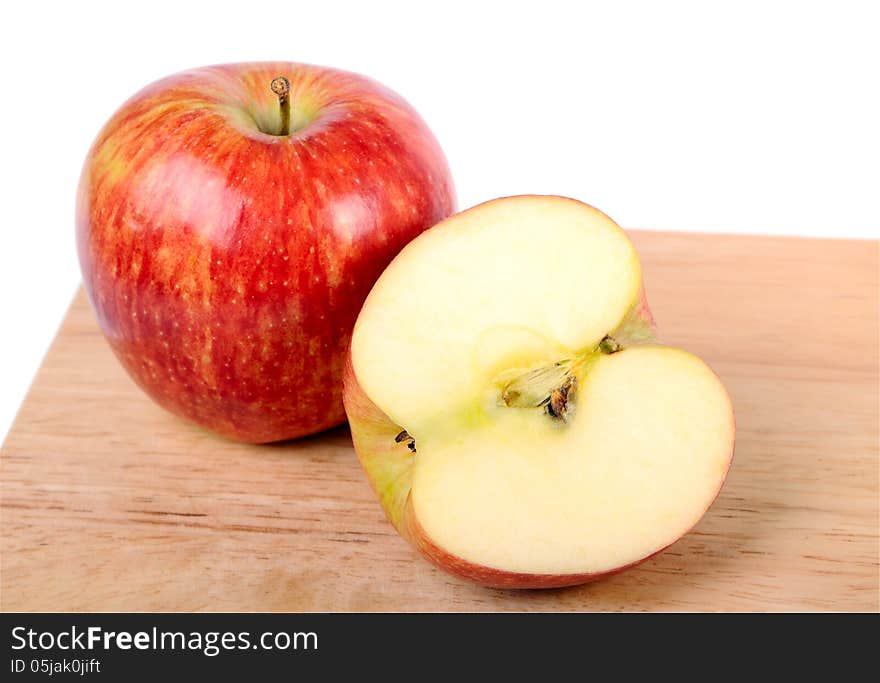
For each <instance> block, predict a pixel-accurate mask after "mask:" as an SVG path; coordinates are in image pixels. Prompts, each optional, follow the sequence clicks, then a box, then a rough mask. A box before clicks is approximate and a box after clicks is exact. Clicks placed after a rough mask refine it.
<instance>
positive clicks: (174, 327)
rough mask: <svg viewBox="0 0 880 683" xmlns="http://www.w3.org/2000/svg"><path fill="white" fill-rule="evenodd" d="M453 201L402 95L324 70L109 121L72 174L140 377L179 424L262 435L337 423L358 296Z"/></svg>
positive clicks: (262, 76)
mask: <svg viewBox="0 0 880 683" xmlns="http://www.w3.org/2000/svg"><path fill="white" fill-rule="evenodd" d="M454 211H455V191H454V188H453V183H452V179H451V177H450V174H449V168H448V166H447V163H446V160H445V158H444V156H443V153H442V151H441V149H440V147H439V145H438V144H437V141H436V140H435V138H434V136H433V135H432V134H431V132H430V130H429V129H428V128H427V126H426V125H425V123H424V122H423V121H422V119H421V118H420V117H419V115H418V114H417V113H416V112H415V111H414V110H413V109H412V107H410V106H409V105H408V104H407V103H406V102H405V101H404V100H403V99H402V98H401V97H400V96H398V95H396V94H395V93H393V92H391V91H390V90H388V89H387V88H385V87H383V86H381V85H380V84H378V83H376V82H375V81H372V80H370V79H367V78H365V77H363V76H359V75H355V74H351V73H347V72H343V71H338V70H334V69H328V68H322V67H316V66H309V65H303V64H292V63H281V62H279V63H251V64H230V65H223V66H213V67H207V68H201V69H195V70H192V71H187V72H184V73H180V74H177V75H174V76H171V77H169V78H166V79H164V80H161V81H159V82H157V83H154V84H153V85H150V86H148V87H147V88H145V89H144V90H142V91H141V92H140V93H138V94H137V95H135V96H134V97H133V98H132V99H130V100H129V101H128V102H126V103H125V104H124V105H123V106H122V108H121V109H120V110H119V111H118V112H116V114H114V116H113V117H112V118H111V119H110V121H109V122H108V123H107V124H106V125H105V127H104V128H103V130H102V131H101V132H100V133H99V135H98V137H97V139H96V141H95V143H94V144H93V146H92V148H91V150H90V151H89V154H88V157H87V159H86V161H85V165H84V168H83V173H82V178H81V181H80V186H79V192H78V196H77V211H76V222H77V246H78V251H79V258H80V265H81V267H82V273H83V278H84V282H85V288H86V292H87V293H88V296H89V299H90V301H91V303H92V306H93V307H94V310H95V312H96V314H97V318H98V322H99V324H100V327H101V329H102V330H103V332H104V334H105V335H106V337H107V339H108V341H109V342H110V345H111V346H112V348H113V351H114V352H115V353H116V355H117V357H118V358H119V360H120V361H121V362H122V364H123V365H124V366H125V368H126V369H127V370H128V372H129V373H130V374H131V376H132V377H133V378H134V380H135V381H136V382H137V383H138V384H139V385H140V386H141V387H142V388H143V389H144V390H145V391H146V392H147V393H148V394H149V395H150V396H152V397H153V398H154V399H155V400H156V401H157V402H158V403H159V404H161V405H162V406H164V407H165V408H167V409H168V410H170V411H172V412H174V413H176V414H178V415H180V416H183V417H185V418H188V419H190V420H193V421H194V422H197V423H198V424H200V425H202V426H204V427H207V428H209V429H211V430H214V431H216V432H219V433H220V434H224V435H227V436H229V437H232V438H235V439H239V440H242V441H250V442H267V441H276V440H280V439H290V438H295V437H299V436H304V435H306V434H311V433H314V432H318V431H321V430H323V429H327V428H329V427H332V426H333V425H336V424H338V423H340V422H342V421H344V419H345V414H344V411H343V407H342V382H341V378H342V374H343V370H344V364H345V356H346V351H347V348H348V344H349V340H350V338H351V330H352V327H353V325H354V322H355V319H356V317H357V314H358V311H359V310H360V307H361V304H362V303H363V301H364V299H365V298H366V296H367V293H368V292H369V291H370V288H371V286H372V285H373V283H374V282H375V280H376V279H377V278H378V276H379V275H380V274H381V273H382V271H383V270H384V268H385V266H387V265H388V263H389V262H390V261H391V259H392V258H393V257H394V256H395V255H396V254H397V252H398V251H400V249H401V248H402V247H403V246H404V245H406V244H407V243H408V242H409V241H410V240H412V239H413V238H414V237H415V236H416V235H418V234H419V233H421V232H422V231H423V230H425V229H426V228H429V227H430V226H432V225H434V224H435V223H437V222H438V221H440V220H442V219H443V218H446V217H447V216H448V215H450V214H451V213H453V212H454ZM400 324H401V325H405V324H406V321H403V320H402V321H400Z"/></svg>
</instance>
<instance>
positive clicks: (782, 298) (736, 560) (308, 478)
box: [0, 232, 880, 611]
mask: <svg viewBox="0 0 880 683" xmlns="http://www.w3.org/2000/svg"><path fill="white" fill-rule="evenodd" d="M632 234H633V238H634V240H635V242H636V246H637V247H638V249H639V252H640V254H641V256H642V259H643V262H644V271H645V280H646V284H647V289H648V298H649V300H650V302H651V306H652V308H653V310H654V313H655V316H656V318H657V321H658V324H659V326H660V332H661V334H662V336H663V338H664V339H665V340H666V341H667V342H668V343H671V344H674V345H680V346H683V347H684V348H687V349H689V350H691V351H693V352H695V353H697V354H699V355H700V356H702V357H703V358H704V359H706V360H707V361H708V362H709V363H710V365H712V366H713V367H714V368H715V370H716V371H717V372H718V373H719V374H720V376H721V377H722V379H723V380H724V382H725V383H726V385H727V387H728V389H729V391H730V393H731V396H732V398H733V403H734V406H735V408H736V415H737V427H738V429H737V447H736V456H735V458H734V463H733V468H732V470H731V473H730V476H729V478H728V480H727V484H726V485H725V487H724V490H723V491H722V493H721V495H720V497H719V498H718V500H717V501H716V503H715V505H714V506H713V507H712V509H711V510H710V511H709V513H708V514H707V515H706V516H705V517H704V518H703V520H702V522H701V523H700V524H699V525H698V527H697V528H696V529H695V530H694V531H693V532H692V533H690V534H689V535H687V536H686V537H685V538H684V539H682V540H681V541H679V542H678V543H677V544H675V545H674V546H672V548H670V549H669V550H667V551H666V552H665V553H663V554H662V555H660V556H658V557H656V558H654V559H652V560H650V561H648V562H646V563H644V564H643V565H641V566H639V567H637V568H636V569H634V570H631V571H629V572H626V573H624V574H620V575H618V576H615V577H612V578H610V579H606V580H603V581H600V582H597V583H594V584H590V585H587V586H583V587H579V588H573V589H564V590H552V591H526V592H515V591H497V590H488V589H484V588H480V587H477V586H472V585H469V584H466V583H464V582H461V581H459V580H457V579H454V578H451V577H449V576H447V575H445V574H444V573H442V572H441V571H440V570H438V569H435V568H434V567H433V566H431V565H429V564H428V563H427V562H425V561H424V560H422V559H421V558H420V557H419V556H417V555H416V554H415V553H414V552H413V551H412V550H411V549H410V548H409V547H408V546H407V545H406V544H405V543H404V541H402V540H401V539H400V538H399V537H398V536H397V534H396V533H395V532H394V530H393V528H392V527H391V525H390V524H388V523H387V522H386V521H385V519H384V517H383V515H382V512H381V510H380V508H379V505H378V503H377V502H376V500H375V499H374V497H373V495H372V493H371V491H370V489H369V487H368V485H367V482H366V479H365V478H364V476H363V475H362V473H361V470H360V468H359V465H358V463H357V459H356V457H355V455H354V452H353V451H352V447H351V440H350V437H349V433H348V430H347V428H345V427H340V428H337V429H335V430H332V431H330V432H328V433H325V434H322V435H319V436H316V437H312V438H308V439H304V440H300V441H297V442H290V443H283V444H279V445H272V446H245V445H240V444H236V443H232V442H230V441H226V440H223V439H221V438H218V437H215V436H213V435H211V434H209V433H207V432H205V431H202V430H201V429H199V428H197V427H194V426H192V425H189V424H187V423H184V422H182V421H181V420H178V419H177V418H175V417H172V416H171V415H169V414H167V413H165V412H164V411H163V410H161V409H160V408H158V407H156V406H155V405H153V404H152V403H151V402H150V401H149V399H147V397H146V396H145V395H143V394H142V393H141V392H140V391H139V390H138V389H137V388H136V387H135V386H134V384H133V383H132V382H131V381H130V380H129V379H128V377H127V376H126V375H125V373H124V372H123V370H122V369H121V367H120V366H119V365H118V363H117V362H116V360H115V359H114V357H113V356H112V355H111V353H110V350H109V348H108V346H107V345H106V343H105V342H104V340H103V339H102V337H101V335H100V334H99V332H98V329H97V326H96V323H95V320H94V318H93V315H92V312H91V310H90V309H89V307H88V304H87V303H86V301H85V298H84V297H83V296H82V294H79V295H78V296H77V298H76V300H75V301H74V303H73V306H72V308H71V310H70V312H69V314H68V316H67V319H66V320H65V322H64V324H63V326H62V328H61V331H60V333H59V335H58V337H57V339H56V340H55V342H54V343H53V345H52V347H51V350H50V351H49V353H48V355H47V357H46V359H45V361H44V363H43V366H42V368H41V370H40V371H39V374H38V376H37V378H36V380H35V382H34V385H33V387H32V388H31V390H30V393H29V394H28V397H27V399H26V401H25V403H24V405H23V407H22V408H21V411H20V413H19V415H18V418H17V420H16V422H15V424H14V426H13V428H12V430H11V432H10V434H9V436H8V438H7V440H6V442H5V444H4V446H3V449H2V455H0V495H2V498H0V504H2V508H0V513H2V518H0V527H2V545H0V552H2V558H0V562H2V564H0V570H2V576H0V591H2V592H0V608H2V609H3V610H5V611H10V610H78V611H81V610H111V611H115V610H171V611H176V610H210V611H218V610H232V611H237V610H243V611H251V610H260V611H262V610H266V611H283V610H294V611H295V610H307V611H339V610H344V611H361V610H368V611H398V610H406V611H440V610H457V611H462V610H463V611H486V610H492V611H506V610H542V611H553V610H688V611H689V610H760V611H764V610H861V611H877V610H878V609H880V605H878V593H880V586H878V580H880V579H878V552H880V549H878V524H880V509H878V483H880V462H878V438H880V437H878V415H880V406H878V245H877V243H876V242H873V241H864V242H857V241H835V240H807V239H788V238H768V237H747V236H717V235H716V236H709V235H694V234H664V233H647V232H634V233H632Z"/></svg>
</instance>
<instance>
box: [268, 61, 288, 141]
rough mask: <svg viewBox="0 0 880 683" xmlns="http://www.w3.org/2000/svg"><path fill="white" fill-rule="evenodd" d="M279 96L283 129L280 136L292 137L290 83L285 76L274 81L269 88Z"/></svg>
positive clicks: (279, 133) (279, 132)
mask: <svg viewBox="0 0 880 683" xmlns="http://www.w3.org/2000/svg"><path fill="white" fill-rule="evenodd" d="M269 87H271V88H272V92H273V93H275V94H276V95H278V106H279V108H280V110H281V129H280V130H279V131H278V135H290V81H288V80H287V79H286V78H285V77H284V76H278V77H277V78H273V79H272V83H271V85H270V86H269Z"/></svg>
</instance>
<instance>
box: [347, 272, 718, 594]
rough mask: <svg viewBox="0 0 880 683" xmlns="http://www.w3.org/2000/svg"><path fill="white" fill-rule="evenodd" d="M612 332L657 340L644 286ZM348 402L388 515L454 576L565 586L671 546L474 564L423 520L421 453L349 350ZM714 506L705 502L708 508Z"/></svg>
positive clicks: (358, 446)
mask: <svg viewBox="0 0 880 683" xmlns="http://www.w3.org/2000/svg"><path fill="white" fill-rule="evenodd" d="M612 336H613V337H614V338H615V339H616V340H619V341H620V342H621V345H622V346H624V347H627V346H630V347H631V346H637V345H639V344H654V343H657V340H656V337H655V324H654V319H653V316H652V315H651V311H650V309H649V307H648V302H647V297H646V295H645V290H644V287H642V288H641V291H640V293H639V297H638V299H637V300H636V302H635V304H634V305H633V306H632V308H631V309H630V312H629V314H628V315H627V316H626V318H625V319H624V320H623V322H622V323H621V324H620V326H619V327H618V328H617V329H616V330H615V331H614V332H613V333H612ZM343 402H344V404H345V410H346V413H347V415H348V421H349V425H350V428H351V435H352V440H353V441H354V448H355V451H356V453H357V455H358V458H359V460H360V462H361V465H362V466H363V468H364V471H365V472H366V474H367V477H368V479H369V481H370V485H371V486H372V488H373V490H374V491H375V493H376V495H377V496H378V497H379V501H380V503H381V505H382V508H383V510H384V511H385V515H386V517H387V518H388V519H389V521H390V522H391V523H392V524H393V525H394V527H395V528H396V529H397V531H398V533H400V535H401V536H403V537H404V538H405V539H406V540H407V541H408V542H409V543H410V544H411V545H412V546H413V547H415V548H416V549H417V550H418V551H419V552H420V553H421V554H422V555H424V556H425V557H426V558H427V559H428V560H430V561H431V562H432V563H434V564H435V565H436V566H438V567H440V568H441V569H443V570H445V571H447V572H450V573H451V574H454V575H456V576H458V577H461V578H463V579H467V580H469V581H473V582H475V583H478V584H481V585H483V586H487V587H491V588H506V589H509V588H517V589H528V588H560V587H564V586H575V585H579V584H583V583H588V582H590V581H595V580H597V579H601V578H603V577H606V576H610V575H612V574H616V573H618V572H621V571H623V570H625V569H629V568H630V567H633V566H635V565H637V564H640V563H641V562H644V561H645V560H647V559H649V558H651V557H653V556H654V555H656V554H658V553H660V552H662V551H663V550H665V549H666V548H668V547H669V546H668V545H667V546H665V547H663V548H658V549H657V550H655V551H654V552H652V553H650V554H648V555H646V556H645V557H643V558H641V559H639V560H637V561H635V562H632V563H630V564H627V565H624V566H621V567H615V568H613V569H610V570H608V571H603V572H597V573H586V574H583V573H582V574H525V573H518V572H510V571H505V570H503V569H499V568H495V567H487V566H482V565H478V564H474V563H472V562H469V561H467V560H465V559H463V558H461V557H458V556H456V555H453V554H451V553H449V552H447V551H446V550H444V549H443V548H441V547H440V546H438V545H437V544H436V543H434V542H433V540H432V539H431V538H430V537H429V536H428V535H427V533H426V532H425V531H424V529H423V528H422V526H421V524H419V520H418V519H417V518H416V515H415V511H414V508H413V505H412V501H411V497H410V490H411V485H412V467H413V464H414V462H415V458H416V457H417V454H415V453H412V452H411V451H410V450H409V448H407V447H406V444H404V443H396V442H395V437H396V436H397V435H398V434H399V433H400V432H401V430H402V429H403V428H402V427H401V426H400V425H397V424H395V423H394V422H393V421H392V420H391V419H390V418H389V417H388V416H387V415H386V414H385V413H384V412H383V411H382V410H381V409H380V408H379V407H378V406H377V405H376V404H375V403H373V401H372V400H371V399H370V398H369V396H367V395H366V394H365V393H364V391H363V389H362V388H361V385H360V383H359V382H358V379H357V377H356V375H355V372H354V365H353V363H352V359H351V352H350V351H349V355H348V360H347V362H346V367H345V373H344V388H343ZM733 419H734V418H733V414H731V421H733ZM731 448H732V447H731ZM731 460H732V452H731ZM728 469H729V466H728ZM723 483H724V480H723V478H722V480H721V482H720V484H719V487H718V491H720V490H721V486H722V485H723ZM716 496H717V492H716ZM713 499H714V497H713ZM710 505H711V503H710ZM710 505H707V506H706V510H708V508H709V507H710ZM703 512H705V510H704V511H703ZM701 516H702V514H701Z"/></svg>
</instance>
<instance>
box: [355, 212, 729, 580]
mask: <svg viewBox="0 0 880 683" xmlns="http://www.w3.org/2000/svg"><path fill="white" fill-rule="evenodd" d="M344 398H345V407H346V411H347V414H348V418H349V423H350V425H351V431H352V435H353V439H354V444H355V448H356V450H357V453H358V456H359V458H360V460H361V462H362V464H363V467H364V469H365V470H366V472H367V475H368V477H369V478H370V481H371V483H372V485H373V487H374V489H375V490H376V492H377V494H378V496H379V498H380V500H381V503H382V506H383V508H384V510H385V512H386V514H387V516H388V518H389V519H390V520H391V522H392V523H393V524H394V525H395V526H396V528H397V529H398V530H399V531H400V533H401V534H402V535H403V536H405V537H406V538H407V539H409V540H410V541H411V542H412V543H413V544H414V545H415V546H416V547H417V548H418V549H419V550H421V551H422V552H423V553H424V554H425V555H426V556H427V557H428V558H429V559H431V560H432V561H433V562H435V563H436V564H437V565H439V566H440V567H442V568H444V569H446V570H448V571H451V572H453V573H455V574H457V575H459V576H462V577H465V578H468V579H471V580H474V581H477V582H479V583H481V584H485V585H488V586H496V587H507V588H538V587H554V586H566V585H574V584H578V583H584V582H586V581H590V580H592V579H595V578H598V577H600V576H603V575H606V574H609V573H612V572H615V571H619V570H621V569H623V568H626V567H629V566H632V565H634V564H636V563H638V562H640V561H642V560H644V559H646V558H648V557H650V556H651V555H653V554H655V553H657V552H659V551H661V550H662V549H664V548H665V547H667V546H669V545H670V544H671V543H673V542H674V541H675V540H677V539H678V538H680V537H681V536H682V535H684V534H685V533H686V532H687V531H688V530H689V529H690V528H692V527H693V526H694V524H696V522H697V521H698V520H699V519H700V517H701V516H702V515H703V513H704V512H705V511H706V510H707V509H708V507H709V506H710V504H711V503H712V501H713V500H714V498H715V496H716V495H717V493H718V491H719V489H720V487H721V485H722V483H723V481H724V478H725V476H726V473H727V470H728V467H729V465H730V461H731V458H732V455H733V442H734V417H733V410H732V407H731V402H730V399H729V397H728V395H727V392H726V391H725V389H724V387H723V385H722V384H721V382H720V380H719V379H718V378H717V376H716V375H715V374H714V373H713V372H712V371H711V370H710V369H709V368H708V367H707V366H706V364H705V363H703V362H702V361H701V360H700V359H698V358H697V357H695V356H693V355H691V354H689V353H687V352H685V351H681V350H678V349H674V348H669V347H666V346H663V345H662V344H661V343H660V342H659V341H657V339H656V336H655V331H654V323H653V319H652V318H651V314H650V311H649V310H648V306H647V303H646V300H645V296H644V289H643V287H642V281H641V272H640V265H639V261H638V257H637V255H636V252H635V250H634V248H633V246H632V244H631V243H630V241H629V239H628V238H627V236H626V234H625V233H624V232H623V231H622V230H621V229H620V228H619V227H618V226H617V225H616V224H615V223H614V222H613V221H611V219H609V218H608V217H607V216H605V215H604V214H602V213H601V212H599V211H597V210H596V209H593V208H592V207H589V206H587V205H585V204H582V203H580V202H577V201H574V200H571V199H566V198H561V197H538V196H527V197H513V198H506V199H499V200H495V201H492V202H488V203H486V204H483V205H480V206H478V207H475V208H473V209H470V210H468V211H465V212H463V213H461V214H458V215H456V216H453V217H452V218H449V219H447V220H446V221H444V222H442V223H440V224H439V225H437V226H435V227H434V228H432V229H431V230H429V231H427V232H425V233H424V234H422V235H421V236H419V237H418V238H416V239H415V240H414V241H413V242H412V243H411V244H409V245H408V246H407V247H406V248H405V249H404V250H403V251H402V252H401V253H400V254H399V255H398V256H397V257H396V258H395V259H394V261H393V262H392V263H391V264H390V266H389V267H388V268H387V269H386V270H385V272H384V273H383V274H382V276H381V277H380V278H379V280H378V281H377V283H376V285H375V286H374V287H373V289H372V291H371V293H370V295H369V296H368V298H367V301H366V303H365V304H364V307H363V309H362V311H361V313H360V316H359V318H358V320H357V323H356V325H355V329H354V333H353V337H352V344H351V351H350V357H349V362H348V364H347V367H346V374H345V393H344Z"/></svg>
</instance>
